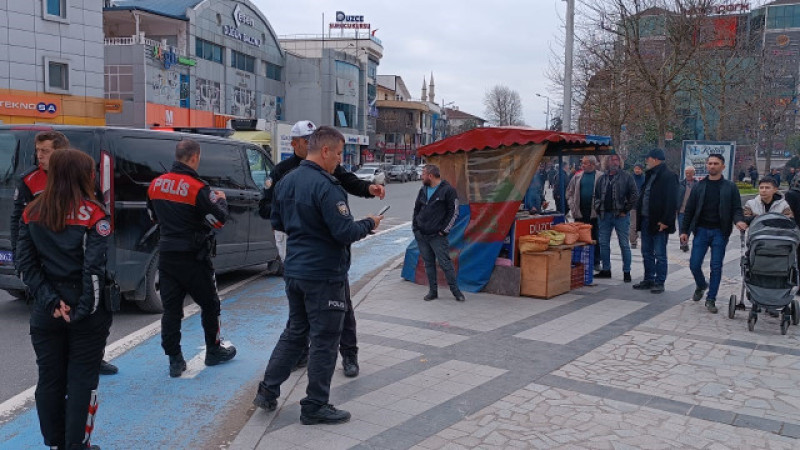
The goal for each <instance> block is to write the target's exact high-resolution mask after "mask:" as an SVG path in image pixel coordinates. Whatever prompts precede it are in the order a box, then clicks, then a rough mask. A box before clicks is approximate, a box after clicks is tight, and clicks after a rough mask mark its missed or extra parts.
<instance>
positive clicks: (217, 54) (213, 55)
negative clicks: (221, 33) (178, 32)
mask: <svg viewBox="0 0 800 450" xmlns="http://www.w3.org/2000/svg"><path fill="white" fill-rule="evenodd" d="M194 53H195V55H197V57H198V58H202V59H206V60H208V61H213V62H216V63H220V64H223V62H222V54H223V53H224V52H223V51H222V47H220V46H219V45H217V44H215V43H213V42H208V41H205V40H203V39H195V49H194Z"/></svg>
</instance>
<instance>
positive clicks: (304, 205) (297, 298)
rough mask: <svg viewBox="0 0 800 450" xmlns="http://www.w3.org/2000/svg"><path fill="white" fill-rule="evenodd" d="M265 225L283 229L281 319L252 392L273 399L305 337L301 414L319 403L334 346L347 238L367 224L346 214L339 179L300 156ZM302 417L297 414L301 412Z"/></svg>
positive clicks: (358, 235) (326, 389) (324, 397)
mask: <svg viewBox="0 0 800 450" xmlns="http://www.w3.org/2000/svg"><path fill="white" fill-rule="evenodd" d="M275 198H276V201H275V202H274V203H273V208H272V218H271V220H272V227H273V228H274V229H276V230H279V231H284V232H285V233H286V234H287V235H288V243H287V255H286V263H285V265H284V272H283V273H284V278H285V280H286V297H287V298H288V300H289V325H288V327H287V328H286V329H285V330H284V331H283V334H281V337H280V340H279V341H278V343H277V345H276V346H275V349H274V350H273V352H272V356H271V357H270V360H269V364H268V365H267V370H266V372H265V373H264V380H263V381H262V382H261V383H260V385H259V394H262V395H265V396H267V397H268V398H269V399H271V400H274V399H276V398H278V396H279V395H280V385H281V383H283V382H284V381H286V379H287V378H289V374H290V372H291V369H292V368H293V367H294V366H295V364H297V361H298V360H299V359H300V356H301V355H302V353H303V351H304V349H305V347H306V345H307V339H308V338H309V336H310V338H311V350H310V358H309V365H308V387H307V389H306V398H304V399H303V400H301V401H300V404H301V405H302V410H303V412H304V413H305V412H306V411H308V412H313V411H316V409H318V408H319V407H320V406H324V405H327V403H328V396H329V394H330V384H331V377H332V376H333V371H334V368H335V365H336V349H337V347H338V346H339V336H340V334H341V332H342V323H343V320H344V316H345V312H346V311H347V309H348V304H347V301H346V286H347V271H348V270H349V268H350V244H351V243H353V242H355V241H358V240H359V239H363V238H364V237H365V236H367V235H368V234H369V233H370V231H371V230H372V229H373V228H375V222H374V221H373V220H372V219H369V218H367V219H362V220H359V221H354V220H353V216H352V215H351V214H350V208H349V206H348V203H347V194H346V193H345V191H344V190H343V189H342V187H341V185H340V184H339V181H338V180H337V179H336V178H335V177H334V176H332V175H330V174H329V173H328V172H326V171H325V170H323V169H322V168H321V167H320V166H319V165H317V164H315V163H313V162H311V161H302V162H301V163H300V166H299V167H298V168H297V169H296V170H293V171H292V172H291V173H289V174H288V175H286V177H285V178H284V179H283V180H282V181H281V182H280V183H279V184H278V185H277V186H276V189H275ZM301 418H302V417H301Z"/></svg>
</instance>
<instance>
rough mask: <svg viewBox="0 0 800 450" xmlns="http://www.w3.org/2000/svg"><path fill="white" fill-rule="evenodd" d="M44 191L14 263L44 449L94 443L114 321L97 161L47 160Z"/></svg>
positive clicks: (83, 157) (31, 208) (55, 155)
mask: <svg viewBox="0 0 800 450" xmlns="http://www.w3.org/2000/svg"><path fill="white" fill-rule="evenodd" d="M48 156H49V158H48V162H47V163H46V166H47V168H48V172H49V176H48V178H47V182H46V184H45V186H44V190H43V191H42V192H41V194H40V195H39V196H37V197H36V198H35V199H34V200H33V201H32V202H31V203H30V204H28V206H26V207H25V210H24V212H23V214H22V221H21V223H20V228H19V237H18V239H17V253H16V254H15V256H16V258H17V259H18V260H19V268H20V270H21V272H22V279H23V280H24V281H25V284H26V285H27V286H28V288H29V289H30V292H31V293H32V295H33V306H32V310H31V317H30V335H31V342H32V344H33V349H34V351H35V352H36V364H37V365H38V367H39V379H38V382H37V384H36V412H37V414H38V416H39V426H40V429H41V432H42V436H43V437H44V444H45V445H48V446H50V448H59V449H79V448H80V449H89V448H91V449H98V448H99V447H97V446H92V445H91V444H90V439H91V434H92V431H93V428H94V416H95V412H96V411H97V385H98V379H99V376H100V361H101V360H102V359H103V351H104V349H105V346H106V340H107V338H108V334H109V329H110V327H111V320H112V318H111V317H112V314H111V311H110V309H111V308H109V307H107V305H106V304H105V302H104V301H103V297H102V292H103V291H104V285H105V280H106V276H105V271H106V251H107V248H108V237H109V235H110V234H111V224H110V223H109V221H108V216H107V214H106V212H105V208H104V207H103V205H102V204H100V203H98V202H97V201H96V200H95V197H94V160H92V158H91V157H90V156H89V155H87V154H85V153H83V152H81V151H80V150H75V149H59V150H55V151H53V152H52V153H51V154H50V155H48Z"/></svg>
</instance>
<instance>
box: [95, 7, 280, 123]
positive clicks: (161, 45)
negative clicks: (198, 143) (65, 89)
mask: <svg viewBox="0 0 800 450" xmlns="http://www.w3.org/2000/svg"><path fill="white" fill-rule="evenodd" d="M103 29H104V33H105V77H106V80H105V81H106V85H105V86H106V97H107V98H108V99H109V100H111V101H116V102H118V103H119V104H120V108H119V110H118V111H112V112H110V113H109V114H108V115H107V121H108V123H109V124H113V125H120V126H132V127H143V128H182V127H220V128H221V127H225V126H227V123H228V121H229V120H230V119H265V120H266V121H268V122H275V121H278V120H281V119H283V109H284V97H285V89H284V67H285V55H284V52H283V50H282V49H281V47H280V45H279V43H278V40H277V37H276V35H275V32H274V31H273V29H272V27H271V25H270V24H269V22H268V21H267V19H266V18H265V17H264V15H263V14H262V13H261V12H260V11H259V9H258V8H257V7H256V6H254V5H253V4H252V3H251V2H250V1H248V0H227V1H223V0H204V1H203V0H171V1H163V0H116V1H114V0H112V1H111V2H110V4H109V6H107V7H106V8H104V10H103Z"/></svg>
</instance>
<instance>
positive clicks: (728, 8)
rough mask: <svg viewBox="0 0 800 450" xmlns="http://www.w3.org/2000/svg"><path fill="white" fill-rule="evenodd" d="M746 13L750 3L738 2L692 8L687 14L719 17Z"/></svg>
mask: <svg viewBox="0 0 800 450" xmlns="http://www.w3.org/2000/svg"><path fill="white" fill-rule="evenodd" d="M748 11H750V3H747V2H739V3H730V4H725V5H708V6H705V7H694V8H691V9H690V10H689V14H690V15H694V14H706V15H715V14H716V15H719V14H731V13H740V12H748Z"/></svg>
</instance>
